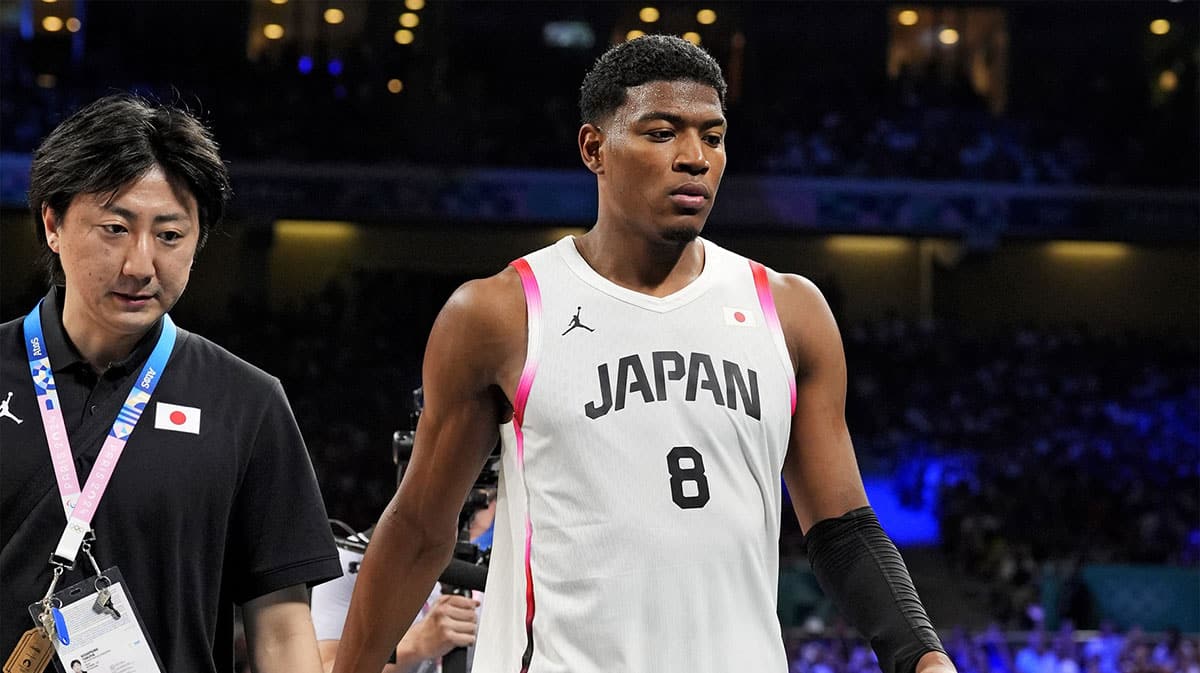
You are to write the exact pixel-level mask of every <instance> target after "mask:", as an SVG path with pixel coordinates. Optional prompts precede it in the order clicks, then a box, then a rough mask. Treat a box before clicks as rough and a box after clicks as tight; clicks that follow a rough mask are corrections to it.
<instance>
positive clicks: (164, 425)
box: [154, 402, 200, 435]
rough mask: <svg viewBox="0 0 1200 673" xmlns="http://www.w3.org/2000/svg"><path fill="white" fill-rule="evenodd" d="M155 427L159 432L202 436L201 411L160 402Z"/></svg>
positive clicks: (156, 410)
mask: <svg viewBox="0 0 1200 673" xmlns="http://www.w3.org/2000/svg"><path fill="white" fill-rule="evenodd" d="M154 427H155V428H157V429H159V430H174V431H175V432H190V433H192V434H193V435H198V434H200V410H199V409H197V408H196V407H185V406H183V405H180V404H167V403H166V402H159V403H158V404H157V406H156V407H155V411H154Z"/></svg>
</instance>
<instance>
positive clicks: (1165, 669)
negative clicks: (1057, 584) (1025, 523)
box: [788, 622, 1200, 673]
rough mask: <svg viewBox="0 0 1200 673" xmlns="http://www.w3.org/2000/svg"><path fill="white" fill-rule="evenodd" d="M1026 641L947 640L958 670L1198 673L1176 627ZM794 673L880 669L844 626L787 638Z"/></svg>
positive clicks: (998, 637) (1034, 633) (1193, 653)
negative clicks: (1157, 631)
mask: <svg viewBox="0 0 1200 673" xmlns="http://www.w3.org/2000/svg"><path fill="white" fill-rule="evenodd" d="M1022 634H1025V640H1024V641H1021V640H1013V638H1014V637H1020V636H1019V635H1018V634H1014V633H1006V632H1004V631H1002V630H1001V629H1000V628H999V627H998V626H996V625H993V626H991V627H990V628H988V629H986V630H984V631H982V632H979V633H970V632H968V631H966V630H965V629H962V628H955V629H953V631H952V632H950V633H948V634H944V644H945V645H946V649H947V651H948V653H949V655H950V658H951V659H953V660H954V663H955V666H957V667H958V670H959V671H960V672H961V673H1198V672H1200V640H1197V639H1196V638H1194V637H1193V638H1184V637H1183V636H1182V635H1181V634H1180V632H1179V631H1178V630H1176V629H1170V630H1168V631H1167V632H1166V633H1163V634H1155V635H1153V636H1151V635H1148V634H1146V633H1144V632H1143V631H1142V630H1141V629H1140V628H1137V627H1134V628H1131V629H1129V630H1128V631H1126V632H1121V631H1120V630H1118V629H1116V628H1115V627H1114V626H1113V624H1112V623H1111V622H1106V623H1105V624H1103V625H1102V627H1101V628H1100V629H1099V630H1096V631H1086V632H1084V631H1076V630H1075V629H1074V628H1073V627H1072V626H1071V625H1070V624H1066V625H1064V626H1063V627H1062V628H1060V629H1059V630H1057V631H1055V632H1052V633H1048V632H1046V631H1044V630H1041V629H1034V630H1031V631H1028V632H1022ZM788 650H789V651H788V654H789V657H788V658H789V661H790V662H791V673H876V672H877V671H879V664H878V662H877V660H876V659H875V655H874V653H873V652H872V651H871V649H870V648H869V647H868V646H867V645H866V644H865V643H863V642H862V641H861V640H860V639H858V638H856V637H853V635H852V634H849V633H847V632H846V631H845V630H844V629H834V630H833V631H832V632H831V635H824V634H823V635H820V636H806V635H801V636H796V637H794V638H792V639H791V640H790V641H789V647H788Z"/></svg>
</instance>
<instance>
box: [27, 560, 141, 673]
mask: <svg viewBox="0 0 1200 673" xmlns="http://www.w3.org/2000/svg"><path fill="white" fill-rule="evenodd" d="M50 603H51V608H52V611H53V613H54V616H53V620H52V621H53V626H49V625H45V624H46V621H48V620H44V617H43V615H44V614H45V605H44V604H43V603H42V602H41V601H39V602H37V603H34V604H33V605H30V606H29V614H30V615H31V616H32V617H33V619H34V621H35V622H37V623H38V624H39V625H45V626H42V630H43V631H44V632H45V631H50V633H49V635H50V636H51V642H52V644H53V645H54V650H55V652H54V654H55V656H54V661H55V663H56V664H57V666H58V670H59V671H61V672H62V673H79V672H82V673H100V672H101V671H103V672H105V673H108V672H109V671H121V672H122V673H126V672H127V673H163V670H164V669H163V666H162V662H161V661H159V659H158V655H157V654H156V653H155V651H154V647H153V645H152V644H151V642H150V638H149V637H148V636H147V635H146V630H145V627H144V625H143V623H142V619H141V617H140V616H139V615H138V612H137V608H136V607H134V603H133V596H131V595H130V593H129V588H128V586H126V584H125V580H124V578H123V577H122V576H121V571H120V570H118V569H117V568H115V567H113V568H109V569H108V570H105V571H104V572H102V573H100V574H99V575H96V576H94V577H88V578H86V579H84V580H83V581H81V582H78V583H76V584H73V585H71V586H69V587H67V588H66V589H63V590H62V591H59V592H57V593H55V594H53V595H52V596H51V599H50Z"/></svg>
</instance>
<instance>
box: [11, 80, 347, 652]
mask: <svg viewBox="0 0 1200 673" xmlns="http://www.w3.org/2000/svg"><path fill="white" fill-rule="evenodd" d="M228 194H229V183H228V174H227V172H226V169H225V166H224V164H223V163H222V161H221V159H220V157H219V155H218V153H217V148H216V145H215V143H214V142H213V140H212V138H211V137H210V135H209V134H208V132H207V131H206V130H205V129H204V128H203V126H202V125H201V124H200V123H199V122H197V121H196V120H195V119H194V118H193V117H192V116H191V115H189V114H188V113H186V112H184V111H182V110H179V109H175V108H171V107H166V106H158V105H153V104H150V103H147V102H145V101H143V100H140V99H137V98H133V97H129V96H110V97H107V98H104V99H101V100H100V101H97V102H96V103H94V104H92V105H90V106H88V107H87V108H84V109H83V110H81V111H79V112H77V113H76V114H74V115H73V116H72V117H70V118H69V119H67V120H66V121H65V122H63V123H62V124H61V125H60V126H59V127H58V128H57V129H55V131H53V132H52V133H51V134H50V135H49V136H48V137H47V138H46V139H45V140H44V141H43V143H42V145H41V147H39V148H38V150H37V152H36V154H35V155H34V159H33V168H32V174H31V180H30V190H29V197H30V198H29V201H30V206H31V208H32V210H33V214H34V218H35V220H36V221H37V226H38V231H39V236H40V237H41V238H42V240H44V241H45V242H46V245H47V263H48V264H49V269H50V273H51V277H52V278H53V280H54V283H53V287H52V288H51V290H50V292H49V294H47V295H46V297H45V299H44V300H43V301H42V302H40V303H39V305H38V307H36V308H32V312H31V314H30V315H28V316H23V317H19V318H17V319H15V320H12V321H10V322H7V323H5V324H3V325H0V358H2V362H3V369H2V371H0V398H2V397H7V398H8V399H7V402H8V403H7V405H6V407H7V411H8V412H9V414H7V415H0V446H2V449H0V544H2V545H3V547H2V548H0V576H2V579H0V648H2V649H3V652H2V653H0V659H3V658H7V656H8V653H9V652H10V651H13V648H14V647H15V646H16V645H17V642H18V640H20V639H21V638H22V634H23V633H25V632H26V631H27V630H28V629H30V628H32V627H33V625H34V622H33V620H32V619H31V617H30V613H29V609H28V608H29V606H30V604H33V603H37V602H39V601H41V600H42V599H43V596H45V595H46V593H47V590H48V588H49V587H50V586H51V580H52V575H53V571H54V568H55V567H56V566H55V565H54V563H57V564H58V567H64V568H67V569H66V570H65V572H64V573H63V574H62V577H61V578H60V579H59V581H58V582H57V583H56V590H62V589H65V588H67V587H69V586H71V585H73V584H75V583H76V582H79V581H80V580H83V579H88V578H90V577H91V576H92V575H94V574H95V571H94V570H93V566H92V563H91V557H89V556H88V554H89V553H90V554H91V555H92V556H93V557H94V558H95V559H96V561H97V562H98V564H99V567H100V568H102V569H107V568H109V567H110V566H115V567H116V568H118V569H119V572H120V575H119V577H120V578H122V582H121V587H120V589H121V591H122V596H125V595H127V596H128V597H130V598H131V599H132V601H133V605H134V606H135V607H136V609H137V612H138V613H139V614H140V618H141V622H142V628H143V632H144V634H145V636H146V638H145V640H148V641H149V642H150V643H152V646H153V649H154V651H156V653H157V657H158V659H159V660H160V662H161V667H160V668H161V670H162V671H163V673H168V672H169V673H188V672H193V671H199V672H215V671H230V670H231V669H232V661H233V607H234V605H235V604H241V605H242V608H243V616H244V620H245V625H246V635H247V643H248V647H249V653H250V659H251V661H252V664H253V665H254V668H255V670H256V671H280V672H284V671H286V672H288V673H294V672H304V671H314V672H315V671H319V670H320V666H321V665H320V658H319V656H318V653H317V646H316V639H315V635H314V633H313V627H312V620H311V616H310V613H309V608H308V596H307V589H308V586H310V585H313V584H317V583H320V582H323V581H325V580H328V579H331V578H333V577H337V576H338V575H340V574H341V569H340V566H339V563H338V554H337V549H336V547H335V546H334V543H333V539H332V535H331V534H330V531H329V526H328V524H327V522H326V514H325V509H324V506H323V504H322V502H321V497H320V493H319V491H318V489H317V484H316V479H315V478H314V475H313V471H312V466H311V464H310V463H309V460H308V455H307V452H306V450H305V447H304V442H303V440H302V439H301V437H300V432H299V429H298V428H297V426H296V422H295V419H294V418H293V416H292V413H291V409H290V408H289V406H288V403H287V400H286V398H285V396H284V393H283V390H282V388H281V386H280V384H279V381H278V380H277V379H275V378H274V377H272V376H270V375H268V374H266V373H264V372H262V371H261V370H259V369H257V368H255V367H253V366H251V365H249V364H247V363H245V362H243V361H241V360H239V359H238V358H236V357H234V356H233V355H231V354H229V353H228V352H227V351H225V350H224V349H222V348H220V347H219V346H217V345H215V344H213V343H212V342H210V341H208V340H206V339H204V338H203V337H200V336H198V335H195V334H192V333H190V332H187V331H186V330H183V329H179V328H176V327H175V326H174V324H173V323H172V322H171V320H170V318H169V317H168V316H167V315H166V312H167V311H168V310H169V309H170V308H171V307H172V306H173V305H174V303H175V301H176V300H178V298H179V296H180V295H181V294H182V292H183V290H184V287H185V286H186V285H187V280H188V276H189V274H190V270H191V266H192V262H193V259H194V257H195V255H196V252H197V251H198V250H199V249H200V248H201V247H202V246H203V244H204V241H205V239H206V238H207V236H208V234H209V232H210V231H211V229H212V228H213V227H214V226H215V225H217V224H218V223H219V222H220V220H221V217H222V215H223V213H224V208H225V202H226V200H227V198H228ZM58 427H61V428H63V429H64V430H65V437H66V441H62V435H63V433H60V432H58V431H57V430H56V428H58ZM68 517H69V518H70V523H68ZM89 527H90V529H91V531H93V532H94V541H90V551H89V538H88V537H86V536H85V533H84V531H86V530H87V529H88V528H89ZM81 549H82V552H81ZM72 563H73V564H74V566H73V568H71V565H72ZM115 589H116V587H114V590H115ZM100 602H102V601H101V600H100V599H99V598H98V599H97V607H95V608H94V610H95V612H96V614H97V615H99V616H100V617H103V618H104V619H109V618H110V616H111V619H113V620H118V619H132V618H133V617H132V615H130V614H122V615H121V616H120V617H118V616H117V611H116V610H112V611H107V612H108V614H106V611H105V610H103V609H102V608H103V607H104V606H102V605H99V603H100ZM55 605H57V604H55ZM89 605H90V603H89ZM110 605H114V604H112V603H110ZM121 605H122V606H126V607H127V605H128V604H127V603H121ZM51 607H52V606H51V605H47V606H46V610H45V614H46V615H50V616H51V617H57V614H51V613H52V611H51ZM68 609H69V608H68V607H67V606H66V605H64V606H63V610H62V613H63V614H67V611H68ZM53 612H55V613H57V611H53ZM85 613H86V611H85ZM49 621H50V622H51V623H55V619H53V618H51V619H49ZM101 621H102V620H101ZM69 622H70V619H67V620H66V621H65V622H62V624H64V625H65V624H67V623H69ZM114 623H115V622H114ZM126 624H129V622H126ZM47 630H48V631H53V630H51V629H47ZM52 635H54V636H55V642H59V643H62V645H61V646H60V649H59V652H60V653H63V654H65V653H67V652H71V653H72V655H74V653H75V652H76V651H77V649H71V648H79V647H81V645H80V643H81V642H86V640H87V638H88V637H89V634H88V633H86V631H85V630H84V629H82V627H80V628H74V627H73V628H72V629H71V634H70V638H73V639H74V640H72V642H71V643H70V646H69V648H68V644H67V643H65V642H63V641H64V640H68V639H70V638H68V637H66V635H65V634H63V633H62V629H61V628H59V629H58V631H57V632H53V633H52ZM64 648H68V649H64ZM117 656H118V655H117V654H116V653H115V652H114V651H110V650H105V649H104V647H96V648H94V649H91V650H86V651H84V652H83V653H82V656H80V657H75V656H72V658H80V659H82V664H83V667H84V668H86V669H88V670H92V669H97V670H99V668H100V667H101V666H103V669H104V670H109V666H110V665H111V664H113V663H115V662H114V661H105V660H104V657H109V658H110V659H111V658H113V657H117ZM122 670H124V669H122ZM135 670H138V671H142V670H144V669H143V668H140V667H138V668H136V669H135Z"/></svg>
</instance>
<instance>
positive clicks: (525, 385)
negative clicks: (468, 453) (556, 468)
mask: <svg viewBox="0 0 1200 673" xmlns="http://www.w3.org/2000/svg"><path fill="white" fill-rule="evenodd" d="M512 266H513V268H514V269H516V270H517V275H519V276H520V277H521V289H522V290H523V291H524V292H525V312H526V315H527V316H528V321H529V335H530V336H529V341H530V343H529V344H528V345H527V346H526V354H525V367H524V368H523V369H522V370H521V379H520V380H519V381H518V382H517V393H516V395H514V397H515V398H516V399H514V400H513V433H514V435H515V436H516V440H517V465H519V466H520V468H521V476H522V479H524V475H525V433H524V432H523V431H522V430H521V425H522V423H523V422H524V420H525V404H526V403H527V402H528V401H529V389H530V388H532V387H533V378H534V376H535V375H536V374H537V366H538V355H539V353H538V350H540V349H538V350H535V349H534V347H535V345H536V344H534V343H533V340H534V338H539V339H540V336H539V337H535V336H534V335H540V334H541V324H542V292H541V290H539V289H538V283H537V278H536V277H534V275H533V269H531V268H530V267H529V262H527V261H525V260H524V259H518V260H516V261H514V262H513V263H512ZM532 548H533V522H532V521H531V520H530V518H529V506H528V503H526V507H525V637H526V639H527V640H526V648H525V656H523V657H522V658H521V659H522V662H521V673H526V672H527V671H528V670H529V659H530V657H531V656H532V654H533V614H534V607H535V604H534V599H533V565H532V564H531V563H530V552H531V550H532Z"/></svg>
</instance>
